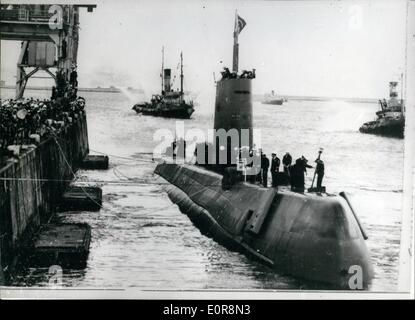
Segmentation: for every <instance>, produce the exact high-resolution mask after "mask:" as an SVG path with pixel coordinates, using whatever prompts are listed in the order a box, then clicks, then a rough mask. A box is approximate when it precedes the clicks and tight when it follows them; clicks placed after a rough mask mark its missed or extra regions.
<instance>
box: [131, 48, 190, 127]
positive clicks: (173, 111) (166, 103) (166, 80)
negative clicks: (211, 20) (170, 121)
mask: <svg viewBox="0 0 415 320" xmlns="http://www.w3.org/2000/svg"><path fill="white" fill-rule="evenodd" d="M162 52H163V55H162V67H161V68H162V71H163V74H162V75H161V94H155V95H153V96H152V97H151V101H150V103H148V102H145V103H137V104H135V105H134V107H133V110H135V111H136V112H137V113H141V114H144V115H151V116H155V117H166V118H181V119H189V118H190V117H191V115H192V114H193V112H194V111H195V110H194V107H193V101H189V102H186V101H185V98H184V92H183V78H184V77H183V54H182V53H181V54H180V91H174V90H172V88H171V83H170V79H171V69H164V48H163V50H162Z"/></svg>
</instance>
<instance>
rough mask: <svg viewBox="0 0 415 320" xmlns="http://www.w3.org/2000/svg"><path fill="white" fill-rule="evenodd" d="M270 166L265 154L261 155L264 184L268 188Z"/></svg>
mask: <svg viewBox="0 0 415 320" xmlns="http://www.w3.org/2000/svg"><path fill="white" fill-rule="evenodd" d="M268 168H269V159H268V158H267V156H266V155H265V154H262V155H261V171H262V185H263V186H264V187H265V188H266V187H267V186H268Z"/></svg>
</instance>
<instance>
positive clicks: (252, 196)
mask: <svg viewBox="0 0 415 320" xmlns="http://www.w3.org/2000/svg"><path fill="white" fill-rule="evenodd" d="M155 173H157V174H158V175H160V176H161V177H163V178H164V179H165V180H167V181H168V182H170V185H169V186H168V187H167V192H168V194H169V197H170V199H171V200H172V202H174V203H176V204H177V205H178V206H179V208H180V210H181V211H182V212H183V213H185V214H187V215H188V216H189V218H190V220H191V221H192V222H193V223H194V224H195V226H197V227H198V228H199V229H200V230H201V231H202V233H204V234H206V235H208V236H211V237H213V238H214V239H215V240H216V241H218V242H219V243H221V244H223V245H224V246H226V247H228V248H229V249H233V250H238V251H240V252H242V253H244V254H246V255H247V256H249V257H254V258H255V259H258V260H259V261H261V262H263V263H264V264H266V265H268V266H270V267H271V268H273V269H275V270H276V271H278V272H280V273H283V274H287V275H291V276H294V277H298V278H302V279H305V280H307V281H311V282H313V283H314V282H316V283H321V284H323V283H324V284H326V285H329V287H330V288H333V289H351V285H350V283H351V282H354V281H355V280H354V279H355V278H353V277H356V273H357V272H359V273H360V275H359V276H360V277H361V279H360V280H359V281H361V285H362V288H363V289H364V288H367V287H368V286H369V285H370V282H371V279H372V278H373V267H372V264H371V261H370V256H369V252H368V250H367V248H366V244H365V240H364V238H363V235H362V231H361V229H360V228H359V224H358V221H357V220H356V218H355V216H354V214H353V212H352V209H351V208H350V207H349V205H348V203H347V202H346V201H345V200H344V199H343V198H342V197H340V196H325V197H323V196H317V195H314V194H298V193H294V192H291V191H279V192H277V191H276V189H274V188H268V189H267V188H262V187H259V186H256V185H252V184H249V183H243V182H241V183H238V184H235V185H234V186H233V187H232V188H231V189H230V190H223V189H222V176H221V175H220V174H217V173H214V172H211V171H209V170H206V169H203V168H200V167H198V166H194V165H179V164H171V163H162V164H159V165H158V166H157V167H156V170H155ZM356 270H357V271H356Z"/></svg>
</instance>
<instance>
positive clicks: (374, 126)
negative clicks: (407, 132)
mask: <svg viewBox="0 0 415 320" xmlns="http://www.w3.org/2000/svg"><path fill="white" fill-rule="evenodd" d="M397 85H398V82H395V81H393V82H390V83H389V88H390V93H389V100H388V101H386V100H385V99H383V100H379V105H380V108H381V110H380V111H378V112H376V116H377V119H376V120H374V121H369V122H366V123H364V124H363V125H362V126H361V127H360V128H359V131H360V132H362V133H371V134H377V135H382V136H389V137H396V138H403V137H404V128H405V104H404V100H403V98H402V96H401V99H398V98H397V97H398V94H397V92H396V87H397ZM401 95H402V94H401Z"/></svg>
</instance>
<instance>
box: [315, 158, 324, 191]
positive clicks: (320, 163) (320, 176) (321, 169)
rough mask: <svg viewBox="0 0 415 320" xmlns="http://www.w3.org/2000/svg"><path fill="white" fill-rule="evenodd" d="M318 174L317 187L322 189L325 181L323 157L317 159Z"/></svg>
mask: <svg viewBox="0 0 415 320" xmlns="http://www.w3.org/2000/svg"><path fill="white" fill-rule="evenodd" d="M315 162H316V163H317V166H316V174H317V189H318V190H321V184H322V183H323V177H324V162H323V160H321V159H316V161H315Z"/></svg>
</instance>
